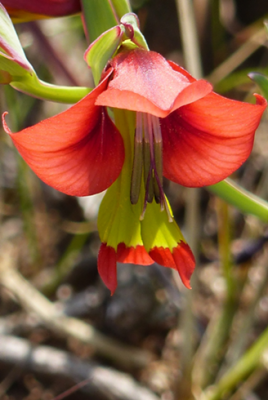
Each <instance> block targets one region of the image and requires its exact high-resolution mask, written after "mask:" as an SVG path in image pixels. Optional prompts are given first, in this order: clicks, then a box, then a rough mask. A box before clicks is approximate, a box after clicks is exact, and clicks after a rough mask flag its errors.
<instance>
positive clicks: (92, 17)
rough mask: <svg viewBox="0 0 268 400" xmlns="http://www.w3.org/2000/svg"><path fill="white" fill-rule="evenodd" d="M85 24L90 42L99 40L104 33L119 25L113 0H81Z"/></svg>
mask: <svg viewBox="0 0 268 400" xmlns="http://www.w3.org/2000/svg"><path fill="white" fill-rule="evenodd" d="M81 3H82V9H83V17H84V24H85V29H86V31H87V34H88V36H89V38H88V39H89V40H90V42H93V41H94V40H95V39H97V38H98V37H99V36H100V35H101V34H102V33H103V32H105V31H107V30H108V29H110V28H112V27H113V26H115V25H118V23H119V20H118V19H117V16H116V13H115V10H114V8H113V5H112V4H111V0H81Z"/></svg>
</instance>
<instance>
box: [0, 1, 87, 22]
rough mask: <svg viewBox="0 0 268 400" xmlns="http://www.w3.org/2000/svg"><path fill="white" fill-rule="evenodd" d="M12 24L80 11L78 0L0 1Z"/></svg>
mask: <svg viewBox="0 0 268 400" xmlns="http://www.w3.org/2000/svg"><path fill="white" fill-rule="evenodd" d="M1 3H2V4H3V5H4V6H5V8H6V10H7V12H8V13H9V15H10V16H11V18H12V20H13V21H14V22H26V21H31V20H35V19H41V18H48V17H63V16H65V15H71V14H75V13H78V12H80V11H81V5H80V1H79V0H42V1H35V0H1Z"/></svg>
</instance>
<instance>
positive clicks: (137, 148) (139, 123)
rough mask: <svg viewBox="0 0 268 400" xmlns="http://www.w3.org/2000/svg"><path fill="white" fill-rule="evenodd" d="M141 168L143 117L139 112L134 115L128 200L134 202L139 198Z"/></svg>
mask: <svg viewBox="0 0 268 400" xmlns="http://www.w3.org/2000/svg"><path fill="white" fill-rule="evenodd" d="M142 168H143V118H142V114H141V113H137V115H136V130H135V139H134V158H133V168H132V176H131V188H130V201H131V204H136V203H137V202H138V200H139V196H140V190H141V180H142Z"/></svg>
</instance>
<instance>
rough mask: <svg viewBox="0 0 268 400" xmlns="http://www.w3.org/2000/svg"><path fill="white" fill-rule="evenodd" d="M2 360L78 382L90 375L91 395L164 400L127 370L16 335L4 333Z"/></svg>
mask: <svg viewBox="0 0 268 400" xmlns="http://www.w3.org/2000/svg"><path fill="white" fill-rule="evenodd" d="M0 362H1V363H5V364H12V365H16V367H17V368H18V367H19V368H21V369H23V370H25V369H26V370H30V371H33V372H35V373H42V374H46V375H51V376H53V377H55V376H58V377H62V378H65V379H70V380H71V381H73V382H75V383H76V382H81V381H84V380H86V379H88V384H87V385H84V384H83V389H82V390H83V391H85V392H87V393H88V394H90V395H91V396H94V395H95V396H96V395H98V394H101V395H106V396H105V397H107V398H111V397H112V398H113V399H115V400H137V399H139V400H160V399H159V398H158V397H157V396H156V395H154V394H153V393H152V392H151V391H149V390H148V389H146V388H144V387H142V386H140V385H139V384H138V383H137V382H136V381H134V380H133V379H132V378H131V377H130V376H129V375H127V374H123V373H121V372H118V371H116V370H114V369H112V368H104V367H100V366H98V365H96V364H94V363H92V362H88V361H87V362H85V361H81V360H80V359H79V358H77V357H74V356H72V355H70V354H69V353H67V352H65V351H61V350H57V349H55V348H53V347H49V346H36V347H35V346H33V345H31V343H30V342H29V341H27V340H25V339H21V338H17V337H14V336H2V335H0ZM78 386H79V385H78ZM92 398H94V397H92Z"/></svg>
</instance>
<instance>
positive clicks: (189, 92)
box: [96, 49, 212, 118]
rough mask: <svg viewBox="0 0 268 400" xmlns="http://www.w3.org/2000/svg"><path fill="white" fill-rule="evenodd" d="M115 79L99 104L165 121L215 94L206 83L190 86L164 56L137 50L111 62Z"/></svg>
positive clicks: (200, 82)
mask: <svg viewBox="0 0 268 400" xmlns="http://www.w3.org/2000/svg"><path fill="white" fill-rule="evenodd" d="M111 66H112V67H113V68H114V74H113V79H111V81H110V82H109V85H108V88H107V90H106V91H105V92H103V93H102V94H101V95H100V96H99V97H98V99H97V101H96V104H98V105H104V106H109V107H115V108H121V109H127V110H132V111H140V112H144V113H148V114H152V115H156V116H158V117H162V118H164V117H165V116H167V115H168V114H169V113H170V112H172V111H173V110H174V109H176V108H178V107H182V106H183V105H185V104H189V103H191V102H194V101H196V100H199V99H201V98H203V97H204V96H206V95H207V94H208V93H210V92H211V90H212V87H211V85H210V84H209V83H208V82H206V81H204V80H200V81H196V80H195V81H194V82H192V83H191V82H190V81H189V79H188V78H187V77H185V76H184V75H183V74H182V73H180V72H177V71H174V70H173V69H172V68H171V66H170V65H169V63H168V62H167V61H166V60H165V58H164V57H162V56H161V55H160V54H158V53H155V52H153V51H146V50H142V49H135V50H132V51H129V52H127V53H121V54H119V55H118V56H116V57H115V58H114V59H113V60H112V61H111Z"/></svg>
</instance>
